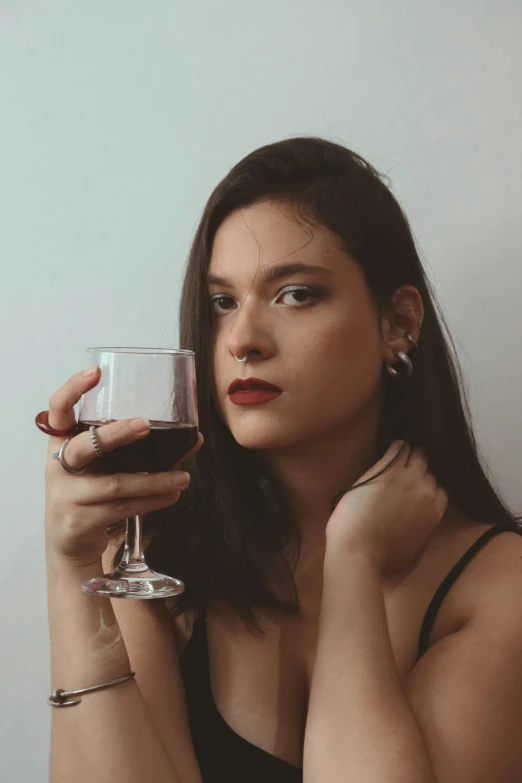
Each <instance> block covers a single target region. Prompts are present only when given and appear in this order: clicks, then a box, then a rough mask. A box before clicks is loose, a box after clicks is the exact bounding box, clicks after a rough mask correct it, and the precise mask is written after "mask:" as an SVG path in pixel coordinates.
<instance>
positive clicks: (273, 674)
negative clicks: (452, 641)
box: [207, 525, 484, 766]
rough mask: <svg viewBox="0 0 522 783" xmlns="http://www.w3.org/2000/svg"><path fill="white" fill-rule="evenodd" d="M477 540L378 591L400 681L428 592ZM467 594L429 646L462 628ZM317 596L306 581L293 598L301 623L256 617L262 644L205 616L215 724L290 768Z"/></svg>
mask: <svg viewBox="0 0 522 783" xmlns="http://www.w3.org/2000/svg"><path fill="white" fill-rule="evenodd" d="M482 532H484V527H483V526H482V525H480V526H478V525H477V527H476V529H475V530H468V531H467V534H464V535H463V536H462V537H459V538H458V539H457V538H455V537H453V538H452V539H449V540H448V541H446V542H445V545H444V546H441V547H434V548H433V550H431V551H430V552H429V553H427V554H426V556H425V557H424V558H423V559H422V560H421V562H419V564H418V566H417V567H416V569H415V571H414V572H413V573H410V574H409V575H408V576H407V577H405V578H403V579H400V580H396V581H395V582H389V583H387V584H384V585H383V597H384V604H385V609H386V617H387V622H388V631H389V634H390V640H391V644H392V649H393V655H394V659H395V664H396V666H397V671H398V673H399V677H400V679H401V681H403V680H404V679H405V678H406V677H407V675H408V673H409V672H410V671H411V669H412V668H413V666H414V665H415V663H416V661H417V657H418V644H419V636H420V631H421V626H422V622H423V620H424V616H425V613H426V610H427V608H428V605H429V603H430V601H431V598H432V597H433V594H434V592H435V591H436V589H437V587H438V586H439V584H440V583H441V581H442V580H443V579H444V577H445V576H446V574H447V573H448V571H449V570H450V569H451V567H452V566H453V565H454V564H455V562H456V561H457V560H458V559H459V557H460V555H461V554H462V553H463V552H464V551H465V550H466V549H467V547H468V546H470V545H471V543H473V541H474V540H475V539H476V538H478V536H479V535H480V533H482ZM309 576H310V575H309ZM467 590H469V586H467V585H466V583H465V582H464V581H461V583H460V584H458V582H457V583H456V584H455V585H454V586H453V588H452V590H451V591H450V593H449V594H448V595H447V597H446V598H445V600H444V601H443V603H442V605H441V607H440V609H439V612H438V614H437V617H436V619H435V622H434V624H433V626H432V631H431V634H430V640H429V641H430V645H432V644H434V643H435V642H436V641H438V640H439V639H441V638H443V637H444V636H445V635H447V634H449V633H452V632H453V631H455V630H457V629H458V628H459V627H460V625H461V624H462V623H463V622H464V620H465V617H466V614H465V612H466V607H467V595H466V591H467ZM321 594H322V590H321V585H320V584H319V583H318V581H317V579H315V580H314V579H313V578H309V579H308V580H307V581H305V582H304V583H303V585H302V586H301V589H300V590H299V597H300V602H301V608H302V612H301V614H300V615H299V616H295V617H293V616H288V617H284V618H283V619H281V617H280V616H278V617H275V616H273V615H271V614H270V613H263V614H262V615H260V616H259V619H260V622H261V623H262V625H263V627H264V628H265V630H266V633H265V635H264V636H260V635H258V634H256V633H255V632H253V631H250V630H248V629H246V628H245V627H244V626H243V625H242V624H241V623H240V622H239V621H238V620H236V619H235V618H234V616H233V615H232V614H230V615H229V614H227V612H226V610H224V609H222V608H220V611H222V615H221V616H220V615H217V614H215V613H213V612H209V613H208V615H207V639H208V655H209V670H210V681H211V686H212V694H213V698H214V701H215V704H216V706H217V708H218V710H219V712H220V713H221V716H222V717H223V719H224V720H225V721H226V722H227V723H228V725H229V726H230V727H231V728H232V729H233V730H234V731H235V732H236V733H237V734H239V735H240V736H242V737H244V738H245V739H246V740H247V741H249V742H251V743H252V744H254V745H257V746H258V747H260V748H262V749H263V750H265V751H267V752H268V753H271V754H272V755H274V756H277V757H279V758H282V759H284V760H285V761H287V762H289V763H290V764H293V765H295V766H301V765H302V750H303V744H304V732H305V727H306V716H307V711H308V698H309V693H310V685H311V681H312V675H313V669H314V662H315V651H316V646H317V637H318V631H319V613H320V604H321Z"/></svg>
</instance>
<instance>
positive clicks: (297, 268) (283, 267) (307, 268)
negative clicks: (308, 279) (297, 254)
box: [207, 261, 332, 286]
mask: <svg viewBox="0 0 522 783" xmlns="http://www.w3.org/2000/svg"><path fill="white" fill-rule="evenodd" d="M299 273H304V274H307V275H313V276H315V277H331V276H332V271H331V270H330V269H327V268H326V267H324V266H314V265H313V264H304V263H303V262H302V261H296V262H294V263H292V264H276V265H274V266H270V267H268V268H266V271H265V274H264V280H265V281H266V282H270V281H272V280H279V279H280V278H282V277H289V276H290V275H296V274H299ZM207 283H208V285H223V286H232V285H233V282H232V281H231V280H228V278H226V277H221V276H220V275H214V274H212V273H211V272H209V273H208V274H207Z"/></svg>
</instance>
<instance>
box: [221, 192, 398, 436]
mask: <svg viewBox="0 0 522 783" xmlns="http://www.w3.org/2000/svg"><path fill="white" fill-rule="evenodd" d="M311 234H312V236H311V238H310V235H311ZM298 262H299V263H303V264H308V265H310V264H312V265H314V266H316V267H320V268H321V270H323V272H322V274H321V275H320V276H319V275H314V274H311V273H307V272H306V271H301V272H298V273H293V274H290V275H288V276H285V277H281V278H278V279H273V280H267V279H265V278H266V275H267V274H268V273H269V272H270V271H271V270H272V271H273V270H274V268H275V266H277V265H280V264H290V263H298ZM208 272H209V275H214V276H219V277H221V278H226V280H227V281H228V282H227V283H219V284H218V283H211V284H210V285H209V295H210V297H211V298H212V299H213V302H212V308H213V311H214V316H213V317H214V353H213V362H214V381H215V390H214V393H215V395H216V403H217V406H218V410H219V412H220V414H221V416H222V418H223V420H224V422H225V423H226V425H227V427H228V428H229V429H230V431H231V433H232V435H233V436H234V438H235V439H236V441H237V442H238V443H239V444H240V445H242V446H244V447H245V448H251V449H265V450H268V449H274V450H277V449H288V448H289V447H290V448H292V447H293V446H303V445H304V444H305V443H307V444H308V443H312V444H313V442H314V441H315V442H317V443H318V442H319V440H323V439H324V438H325V437H326V438H328V437H329V436H330V437H332V436H334V435H339V432H340V430H344V431H345V432H347V433H349V432H350V430H351V429H352V428H353V427H354V426H355V424H356V423H357V422H358V421H360V417H361V416H362V417H363V418H364V415H365V412H367V411H368V409H372V410H375V405H376V400H377V398H378V394H379V389H380V378H381V372H382V365H383V361H392V357H393V353H392V352H391V351H390V350H389V349H386V346H385V345H384V343H383V341H382V339H381V335H380V331H379V321H378V318H377V315H376V311H375V308H374V306H373V304H372V303H371V301H370V299H369V295H368V292H367V288H366V284H365V281H364V279H363V275H362V273H361V271H360V269H359V267H358V266H357V264H356V263H355V262H354V261H352V260H351V259H350V257H349V256H348V255H346V253H344V252H343V251H342V250H341V240H340V239H339V237H338V236H337V235H335V234H333V233H332V232H330V231H329V230H327V229H325V228H322V227H311V226H309V225H307V224H304V225H301V224H300V223H299V222H297V221H296V219H295V218H294V217H293V216H292V215H291V214H290V213H289V211H288V210H287V209H284V208H282V207H281V206H280V205H278V204H276V203H274V202H271V201H265V202H262V203H258V204H255V205H253V206H250V207H247V208H243V209H241V210H237V211H236V212H234V213H232V214H231V215H229V217H228V218H227V219H226V220H225V221H224V222H223V223H222V224H221V226H220V227H219V229H218V231H217V233H216V237H215V241H214V246H213V249H212V257H211V262H210V266H209V270H208ZM296 287H299V289H300V290H299V291H295V290H294V291H293V292H292V290H291V289H292V288H296ZM386 350H388V353H386ZM246 354H248V357H247V361H246V362H245V363H244V364H239V363H238V362H237V361H236V360H235V359H234V356H237V357H239V358H242V357H244V356H245V355H246ZM249 377H255V378H260V379H262V380H266V381H269V382H270V383H273V384H275V385H276V386H279V387H280V388H281V389H282V390H283V391H282V394H280V395H279V396H278V397H276V398H275V399H273V400H271V401H270V402H266V403H263V404H258V405H254V404H252V405H244V406H240V405H236V404H234V403H233V402H232V401H231V399H230V398H229V395H228V387H229V384H230V383H231V381H233V380H234V378H243V379H244V378H249ZM334 440H335V437H334Z"/></svg>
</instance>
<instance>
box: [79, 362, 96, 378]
mask: <svg viewBox="0 0 522 783" xmlns="http://www.w3.org/2000/svg"><path fill="white" fill-rule="evenodd" d="M97 369H98V365H97V364H93V366H92V367H89V369H88V370H84V371H83V372H82V375H85V377H86V378H88V377H89V376H90V375H94V373H95V372H96V370H97Z"/></svg>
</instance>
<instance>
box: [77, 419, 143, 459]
mask: <svg viewBox="0 0 522 783" xmlns="http://www.w3.org/2000/svg"><path fill="white" fill-rule="evenodd" d="M150 429H151V428H150V422H148V421H147V420H145V419H141V418H138V419H121V420H119V421H111V422H109V423H108V424H102V425H101V427H97V428H96V439H97V441H98V443H99V445H100V449H101V450H102V451H113V450H114V449H117V448H119V447H120V446H126V445H127V444H129V443H134V442H135V441H138V440H140V439H141V438H144V437H146V436H147V435H148V434H149V432H150ZM65 451H66V454H65V460H66V462H67V464H68V465H69V467H70V468H71V470H80V469H81V468H84V467H86V466H87V465H90V464H91V462H94V460H95V459H96V458H97V457H96V452H95V450H94V446H93V444H92V441H91V436H90V433H89V432H82V433H80V435H75V436H74V438H71V439H70V441H69V443H68V444H67V446H66V449H65Z"/></svg>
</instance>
